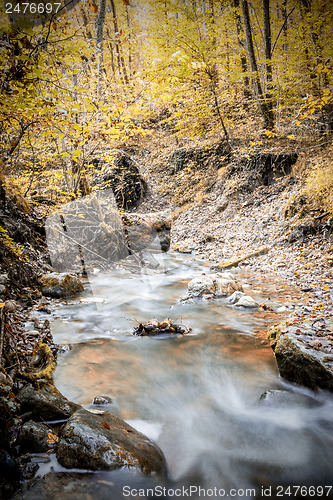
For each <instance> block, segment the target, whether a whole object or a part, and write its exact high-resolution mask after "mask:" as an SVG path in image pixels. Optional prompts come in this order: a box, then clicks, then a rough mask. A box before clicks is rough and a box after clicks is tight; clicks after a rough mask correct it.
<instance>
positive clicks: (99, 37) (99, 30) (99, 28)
mask: <svg viewBox="0 0 333 500" xmlns="http://www.w3.org/2000/svg"><path fill="white" fill-rule="evenodd" d="M105 4H106V0H100V2H99V8H98V16H97V19H96V56H97V89H96V94H97V98H99V96H100V92H101V77H102V73H103V69H104V64H103V33H104V22H105Z"/></svg>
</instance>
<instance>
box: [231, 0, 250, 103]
mask: <svg viewBox="0 0 333 500" xmlns="http://www.w3.org/2000/svg"><path fill="white" fill-rule="evenodd" d="M234 7H235V18H236V29H237V39H238V43H239V45H240V46H241V47H242V49H243V50H245V48H246V43H245V40H244V29H243V26H242V20H241V16H240V14H239V12H238V9H239V0H234ZM240 62H241V68H242V73H244V77H243V82H244V92H243V93H244V97H245V98H246V99H249V98H250V96H251V92H250V79H249V77H248V76H247V74H246V73H247V61H246V56H245V54H241V56H240Z"/></svg>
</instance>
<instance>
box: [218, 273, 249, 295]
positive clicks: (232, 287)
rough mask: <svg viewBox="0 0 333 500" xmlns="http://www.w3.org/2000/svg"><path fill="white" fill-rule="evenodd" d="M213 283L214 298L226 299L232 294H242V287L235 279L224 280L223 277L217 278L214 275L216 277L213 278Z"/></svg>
mask: <svg viewBox="0 0 333 500" xmlns="http://www.w3.org/2000/svg"><path fill="white" fill-rule="evenodd" d="M213 281H214V286H215V289H214V297H216V298H219V297H226V296H227V297H228V296H229V295H232V294H233V293H234V292H238V291H239V292H242V291H243V287H242V285H241V284H240V283H238V281H237V280H236V279H230V278H224V277H219V275H216V277H215V276H214V277H213Z"/></svg>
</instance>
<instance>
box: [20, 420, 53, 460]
mask: <svg viewBox="0 0 333 500" xmlns="http://www.w3.org/2000/svg"><path fill="white" fill-rule="evenodd" d="M50 432H51V431H50V428H49V427H48V426H47V425H44V424H41V423H37V422H34V421H33V420H29V422H26V423H25V424H23V426H22V428H21V433H20V437H19V441H18V444H19V445H20V452H21V453H24V452H29V453H44V452H46V451H48V450H49V449H51V448H52V447H53V446H54V445H55V442H54V443H53V444H52V443H50V441H51V440H50V439H49V433H50Z"/></svg>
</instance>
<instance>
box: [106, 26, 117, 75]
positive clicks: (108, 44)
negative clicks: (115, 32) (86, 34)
mask: <svg viewBox="0 0 333 500" xmlns="http://www.w3.org/2000/svg"><path fill="white" fill-rule="evenodd" d="M106 34H107V40H108V42H107V46H108V47H109V51H110V56H111V68H112V74H113V77H114V76H115V73H116V68H115V66H114V57H113V48H112V42H110V39H111V37H110V33H109V28H108V27H107V28H106Z"/></svg>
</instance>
